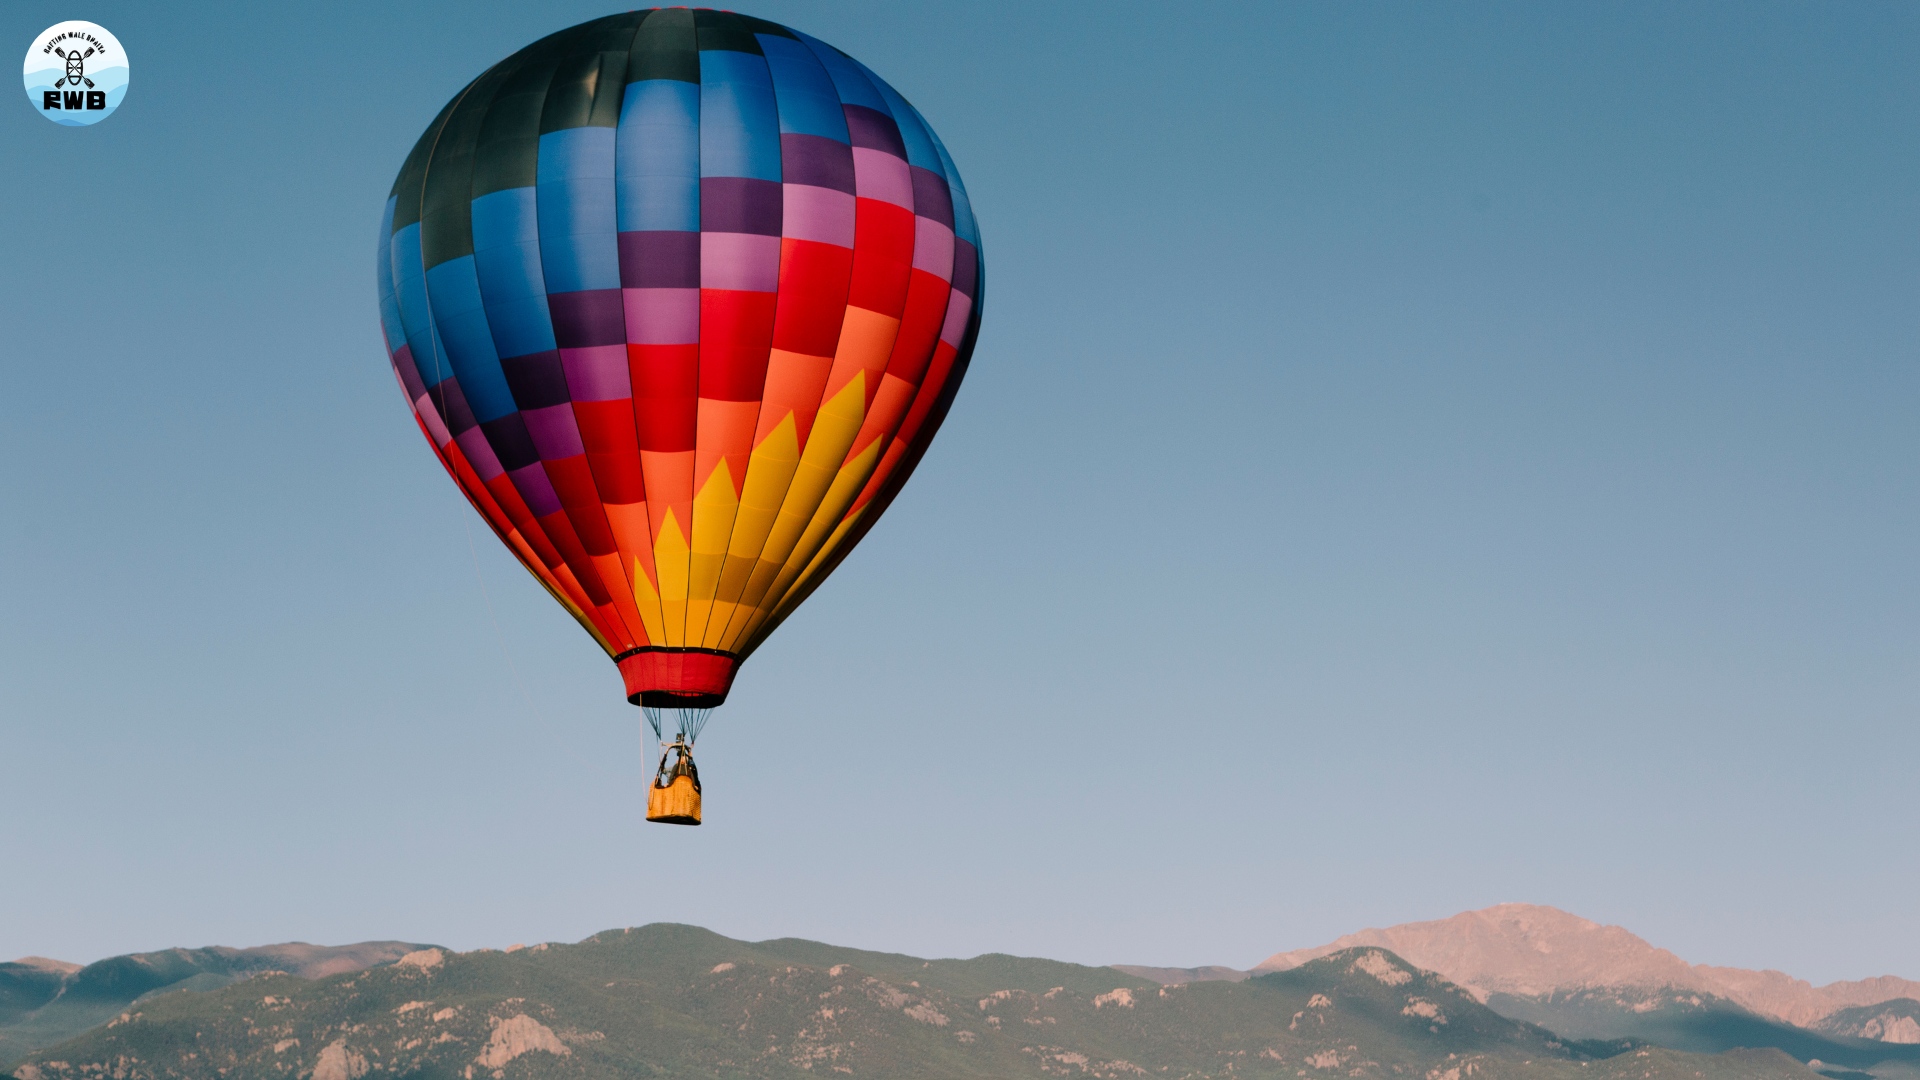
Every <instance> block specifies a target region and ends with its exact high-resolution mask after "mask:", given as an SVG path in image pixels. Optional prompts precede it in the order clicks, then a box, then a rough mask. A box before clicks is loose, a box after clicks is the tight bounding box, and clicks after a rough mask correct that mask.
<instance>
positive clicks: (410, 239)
mask: <svg viewBox="0 0 1920 1080" xmlns="http://www.w3.org/2000/svg"><path fill="white" fill-rule="evenodd" d="M393 295H394V302H395V303H396V304H397V305H398V307H399V309H400V332H401V333H402V334H403V335H405V337H406V339H407V340H408V341H409V342H414V343H415V344H414V348H413V354H414V356H415V357H417V358H418V359H419V360H420V361H421V362H422V366H421V368H420V374H421V375H422V377H426V375H427V371H428V368H427V366H426V362H428V361H430V360H431V359H432V358H431V357H430V356H428V355H425V354H423V353H422V352H421V350H422V349H423V348H432V344H433V343H432V342H431V341H430V340H429V339H428V338H427V337H426V336H425V335H426V333H427V330H428V326H429V321H430V317H429V315H428V313H427V279H426V277H425V276H424V274H423V272H422V271H421V269H420V223H419V222H415V223H413V224H412V225H409V226H407V227H406V228H404V229H401V230H400V231H399V232H397V233H395V234H393Z"/></svg>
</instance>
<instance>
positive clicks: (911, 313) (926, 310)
mask: <svg viewBox="0 0 1920 1080" xmlns="http://www.w3.org/2000/svg"><path fill="white" fill-rule="evenodd" d="M952 295H953V286H951V285H948V284H947V283H946V282H944V281H941V280H940V279H939V278H937V277H935V276H933V275H932V274H929V273H927V272H926V271H925V270H915V271H914V272H913V282H912V285H911V286H910V287H909V288H908V290H907V306H906V312H905V314H904V315H903V316H902V317H901V319H900V336H899V337H896V338H894V339H893V355H892V356H891V357H889V358H888V360H887V374H889V375H896V376H899V377H900V378H902V379H905V380H906V381H908V382H910V383H913V384H914V385H916V386H918V385H919V383H920V377H921V376H922V375H923V374H925V373H926V370H927V363H928V362H929V361H931V360H932V359H933V346H934V344H935V343H936V342H938V341H939V340H940V327H941V325H942V324H944V323H945V322H946V321H947V298H948V297H950V296H952Z"/></svg>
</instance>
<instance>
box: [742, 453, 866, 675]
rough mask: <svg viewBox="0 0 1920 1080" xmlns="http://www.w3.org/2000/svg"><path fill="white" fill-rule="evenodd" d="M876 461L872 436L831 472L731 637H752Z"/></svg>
mask: <svg viewBox="0 0 1920 1080" xmlns="http://www.w3.org/2000/svg"><path fill="white" fill-rule="evenodd" d="M879 462H880V440H879V439H875V440H874V441H872V442H870V443H868V444H867V448H866V449H865V450H862V451H861V452H860V453H859V454H858V455H857V456H855V457H854V458H853V460H851V461H849V462H847V464H846V466H845V467H843V468H841V469H840V470H839V472H838V474H837V475H835V476H834V478H833V485H832V487H831V488H829V489H828V491H827V495H826V498H825V499H823V500H821V502H820V506H819V509H817V510H815V511H814V514H813V518H812V520H810V521H808V522H807V527H806V531H805V532H804V533H803V534H802V535H801V537H800V541H799V543H797V544H795V545H794V548H793V553H792V554H791V555H789V556H787V562H786V565H785V566H783V567H781V568H780V574H779V576H778V577H776V578H774V580H773V585H772V587H771V588H769V589H768V590H767V592H766V596H765V598H764V599H762V600H761V601H760V603H759V605H758V607H757V609H756V612H755V614H754V615H753V616H751V617H749V618H748V620H747V622H746V626H745V628H744V632H742V633H740V634H736V635H734V637H735V640H737V641H749V640H751V639H752V637H753V632H754V630H755V629H757V628H758V627H759V625H760V624H761V623H764V622H765V621H766V618H767V616H768V615H771V614H772V613H773V609H774V608H775V607H777V606H778V605H779V603H780V601H781V600H782V599H784V598H785V596H786V594H787V592H788V590H790V589H791V588H792V587H793V583H794V580H795V579H797V578H798V577H799V576H800V574H801V572H802V571H804V570H805V569H806V568H807V565H808V564H809V563H811V562H813V558H814V556H815V555H817V554H819V553H820V550H821V548H822V546H823V545H824V544H825V543H826V541H827V538H828V537H829V536H830V535H832V534H833V533H834V529H835V528H836V527H837V526H839V525H840V523H841V519H842V518H844V517H845V516H846V514H847V507H848V506H850V505H852V503H853V500H854V497H855V496H856V495H859V494H860V490H861V489H862V488H864V487H866V486H867V477H868V476H869V475H871V474H872V472H873V467H874V466H875V465H877V464H879ZM782 517H783V519H784V517H785V515H784V514H783V515H782ZM783 524H784V521H783Z"/></svg>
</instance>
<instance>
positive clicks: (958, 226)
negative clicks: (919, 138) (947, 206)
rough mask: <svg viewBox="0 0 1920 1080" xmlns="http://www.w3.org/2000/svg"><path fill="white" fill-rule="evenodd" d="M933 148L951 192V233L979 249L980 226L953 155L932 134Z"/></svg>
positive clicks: (928, 131)
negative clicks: (974, 215) (975, 219)
mask: <svg viewBox="0 0 1920 1080" xmlns="http://www.w3.org/2000/svg"><path fill="white" fill-rule="evenodd" d="M914 115H916V116H917V115H919V114H918V113H915V114H914ZM927 133H928V134H930V135H931V134H932V133H933V129H932V128H928V129H927ZM933 148H934V149H935V150H937V151H939V153H940V166H941V169H940V171H941V172H943V173H945V174H946V177H947V190H948V191H950V192H952V194H953V235H955V236H957V237H959V238H960V239H962V240H965V241H966V242H967V243H969V244H972V245H973V249H974V250H975V251H979V250H980V226H979V225H978V224H977V223H975V221H974V220H973V204H971V203H969V202H968V201H967V189H966V186H965V185H964V184H962V183H960V170H959V169H956V168H954V167H953V156H952V155H951V154H948V153H947V144H945V143H943V142H941V141H940V136H938V135H934V136H933Z"/></svg>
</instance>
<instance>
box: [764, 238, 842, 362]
mask: <svg viewBox="0 0 1920 1080" xmlns="http://www.w3.org/2000/svg"><path fill="white" fill-rule="evenodd" d="M852 276H853V251H852V249H850V248H843V247H840V246H839V245H837V244H821V243H817V242H815V241H812V240H792V239H788V240H782V241H780V300H779V304H778V307H777V308H776V310H775V314H774V324H773V347H774V348H776V349H785V350H787V351H788V352H797V353H806V354H808V355H809V356H832V355H833V351H834V348H835V346H837V345H838V344H839V342H840V322H841V317H842V313H843V312H844V311H845V309H846V306H847V286H848V283H849V282H850V280H851V279H852Z"/></svg>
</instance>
